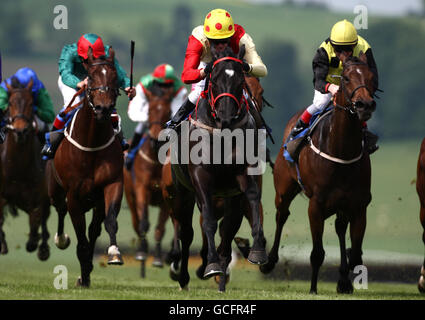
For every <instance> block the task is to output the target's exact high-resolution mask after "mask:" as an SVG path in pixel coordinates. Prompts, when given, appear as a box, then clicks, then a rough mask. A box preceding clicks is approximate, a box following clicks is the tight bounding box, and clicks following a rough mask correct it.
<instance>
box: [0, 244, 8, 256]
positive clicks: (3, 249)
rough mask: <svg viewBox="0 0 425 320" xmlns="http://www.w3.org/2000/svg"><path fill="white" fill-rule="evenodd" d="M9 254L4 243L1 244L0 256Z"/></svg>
mask: <svg viewBox="0 0 425 320" xmlns="http://www.w3.org/2000/svg"><path fill="white" fill-rule="evenodd" d="M8 252H9V249H8V248H7V244H6V242H2V244H1V246H0V254H7V253H8Z"/></svg>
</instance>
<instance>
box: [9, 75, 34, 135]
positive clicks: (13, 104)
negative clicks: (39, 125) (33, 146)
mask: <svg viewBox="0 0 425 320" xmlns="http://www.w3.org/2000/svg"><path fill="white" fill-rule="evenodd" d="M6 86H7V89H8V91H9V106H8V109H7V110H8V118H7V119H6V121H7V123H8V125H7V128H8V130H9V131H11V132H13V133H14V135H15V138H16V139H17V141H18V142H23V141H25V140H26V138H27V137H28V134H29V133H30V132H32V131H33V130H34V129H35V126H36V125H35V121H34V111H33V96H32V91H31V89H32V86H33V80H32V79H31V80H30V81H29V82H28V84H27V85H26V86H25V85H24V84H22V83H20V82H19V80H18V79H17V78H15V77H12V81H11V84H8V83H7V82H6Z"/></svg>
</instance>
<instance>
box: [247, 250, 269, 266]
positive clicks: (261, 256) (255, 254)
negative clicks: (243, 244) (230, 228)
mask: <svg viewBox="0 0 425 320" xmlns="http://www.w3.org/2000/svg"><path fill="white" fill-rule="evenodd" d="M268 260H269V259H268V257H267V253H266V250H251V251H249V256H248V261H249V262H250V263H252V264H257V265H263V264H266V263H267V261H268Z"/></svg>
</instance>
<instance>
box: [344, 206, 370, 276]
mask: <svg viewBox="0 0 425 320" xmlns="http://www.w3.org/2000/svg"><path fill="white" fill-rule="evenodd" d="M351 217H352V218H351V220H350V239H351V250H350V255H349V261H348V265H349V268H350V270H354V267H355V266H358V265H362V264H363V260H362V254H363V252H362V243H363V237H364V234H365V230H366V208H363V209H359V210H358V211H356V212H355V213H352V215H351Z"/></svg>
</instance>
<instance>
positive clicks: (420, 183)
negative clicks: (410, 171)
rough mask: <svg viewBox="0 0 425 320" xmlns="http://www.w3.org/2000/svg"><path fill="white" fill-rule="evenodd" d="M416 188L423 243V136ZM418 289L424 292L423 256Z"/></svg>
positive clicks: (424, 188)
mask: <svg viewBox="0 0 425 320" xmlns="http://www.w3.org/2000/svg"><path fill="white" fill-rule="evenodd" d="M416 190H417V191H418V195H419V200H420V203H421V211H420V220H421V224H422V228H423V229H424V232H423V234H422V241H423V243H424V245H425V138H424V139H423V140H422V145H421V151H420V153H419V159H418V169H417V179H416ZM418 289H419V291H420V292H421V293H425V258H424V262H423V264H422V268H421V276H420V278H419V282H418Z"/></svg>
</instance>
